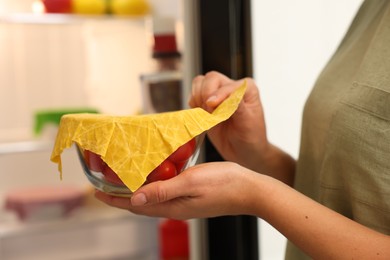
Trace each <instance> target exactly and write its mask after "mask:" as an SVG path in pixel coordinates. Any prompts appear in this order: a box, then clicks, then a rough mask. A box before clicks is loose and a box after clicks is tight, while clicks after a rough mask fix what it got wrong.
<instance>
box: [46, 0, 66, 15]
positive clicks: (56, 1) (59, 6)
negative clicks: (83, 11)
mask: <svg viewBox="0 0 390 260" xmlns="http://www.w3.org/2000/svg"><path fill="white" fill-rule="evenodd" d="M42 3H43V5H44V6H45V10H46V12H47V13H70V12H71V10H72V0H43V1H42Z"/></svg>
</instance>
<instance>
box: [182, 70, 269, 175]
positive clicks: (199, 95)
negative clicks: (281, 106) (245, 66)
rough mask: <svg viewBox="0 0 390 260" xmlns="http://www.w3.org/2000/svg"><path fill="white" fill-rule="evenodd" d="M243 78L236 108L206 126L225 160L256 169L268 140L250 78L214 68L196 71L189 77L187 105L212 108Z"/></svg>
mask: <svg viewBox="0 0 390 260" xmlns="http://www.w3.org/2000/svg"><path fill="white" fill-rule="evenodd" d="M244 81H246V84H247V90H246V92H245V95H244V97H243V100H242V102H241V103H240V104H239V106H238V109H237V110H236V112H235V113H234V114H233V115H232V117H231V118H229V119H228V120H227V121H225V122H222V123H220V124H218V125H217V126H215V127H213V128H212V129H210V130H209V131H208V136H209V138H210V141H211V142H212V143H213V145H214V146H215V148H216V149H217V150H218V152H219V153H220V154H221V155H222V157H223V158H224V159H225V160H229V161H234V162H237V163H239V164H241V165H243V166H246V167H248V168H251V169H254V170H256V166H257V164H258V162H259V156H261V155H263V154H265V151H266V149H267V147H268V141H267V136H266V131H265V121H264V113H263V107H262V104H261V101H260V96H259V90H258V88H257V87H256V85H255V82H254V80H253V79H251V78H245V79H241V80H237V81H236V80H232V79H230V78H228V77H226V76H225V75H223V74H221V73H218V72H214V71H213V72H209V73H207V74H205V75H199V76H197V77H195V78H194V80H193V83H192V93H191V97H190V100H189V105H190V106H191V107H201V108H203V109H205V110H207V111H208V112H212V111H213V110H214V109H215V108H216V107H217V106H218V105H219V104H220V103H221V102H222V101H224V100H225V99H226V98H227V97H228V96H229V95H230V94H231V93H232V92H233V91H234V90H236V89H237V88H238V87H239V86H241V85H242V84H243V83H244Z"/></svg>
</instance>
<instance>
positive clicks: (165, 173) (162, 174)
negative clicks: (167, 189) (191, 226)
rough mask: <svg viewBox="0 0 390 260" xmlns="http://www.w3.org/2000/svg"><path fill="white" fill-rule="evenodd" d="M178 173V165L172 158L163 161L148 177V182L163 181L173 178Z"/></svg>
mask: <svg viewBox="0 0 390 260" xmlns="http://www.w3.org/2000/svg"><path fill="white" fill-rule="evenodd" d="M176 175H177V171H176V165H175V164H174V163H173V162H171V161H170V160H165V161H163V162H162V163H161V164H160V165H159V166H157V168H156V169H154V170H153V171H152V172H151V173H150V174H149V175H148V177H147V178H146V182H147V183H150V182H155V181H163V180H168V179H170V178H173V177H175V176H176Z"/></svg>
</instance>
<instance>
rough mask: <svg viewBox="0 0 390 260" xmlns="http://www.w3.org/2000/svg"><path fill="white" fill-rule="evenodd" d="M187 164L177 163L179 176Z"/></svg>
mask: <svg viewBox="0 0 390 260" xmlns="http://www.w3.org/2000/svg"><path fill="white" fill-rule="evenodd" d="M186 163H187V161H183V162H177V163H175V165H176V171H177V174H179V173H181V171H182V170H183V167H184V165H186Z"/></svg>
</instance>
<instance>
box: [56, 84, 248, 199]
mask: <svg viewBox="0 0 390 260" xmlns="http://www.w3.org/2000/svg"><path fill="white" fill-rule="evenodd" d="M245 90H246V83H245V82H244V83H243V84H242V85H241V86H240V87H239V88H238V89H236V90H235V91H234V92H233V93H232V94H231V95H230V96H229V97H228V98H227V99H225V100H224V101H223V102H222V103H221V104H220V105H219V106H218V107H217V108H216V109H215V110H214V111H213V112H212V113H209V112H207V111H206V110H204V109H202V108H192V109H185V110H180V111H174V112H166V113H157V114H149V115H135V116H111V115H104V114H89V113H83V114H66V115H64V116H62V117H61V121H60V125H59V128H58V133H57V137H56V140H55V144H54V147H53V151H52V154H51V158H50V160H51V161H52V162H54V163H57V164H58V171H59V172H60V177H61V179H62V163H61V154H62V152H63V151H64V149H66V148H70V147H71V146H72V144H73V143H76V144H77V145H78V146H79V147H80V148H82V149H85V150H89V151H92V152H94V153H96V154H98V155H100V156H101V158H102V160H103V161H104V162H105V163H107V165H108V166H109V167H110V168H111V169H112V170H113V171H114V172H115V173H116V174H117V175H118V177H119V178H120V179H121V180H122V181H123V183H124V184H125V185H126V186H127V187H128V188H129V189H130V190H131V191H135V190H137V189H138V188H139V187H140V186H142V184H143V183H144V182H145V180H146V177H147V176H148V174H149V173H150V172H151V171H152V170H153V169H155V168H156V167H157V166H158V165H160V164H161V163H162V162H163V161H164V160H165V159H166V158H168V156H169V155H170V154H172V153H173V152H174V151H175V150H176V149H178V148H179V147H180V146H181V145H183V144H185V143H187V142H188V141H189V140H191V139H192V138H194V137H196V136H198V135H200V134H201V133H203V132H205V131H207V130H209V129H210V128H212V127H213V126H215V125H217V124H219V123H221V122H223V121H225V120H227V119H228V118H229V117H230V116H231V115H232V114H233V113H234V112H235V111H236V109H237V108H238V105H239V103H240V102H241V100H242V98H243V96H244V93H245Z"/></svg>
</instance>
